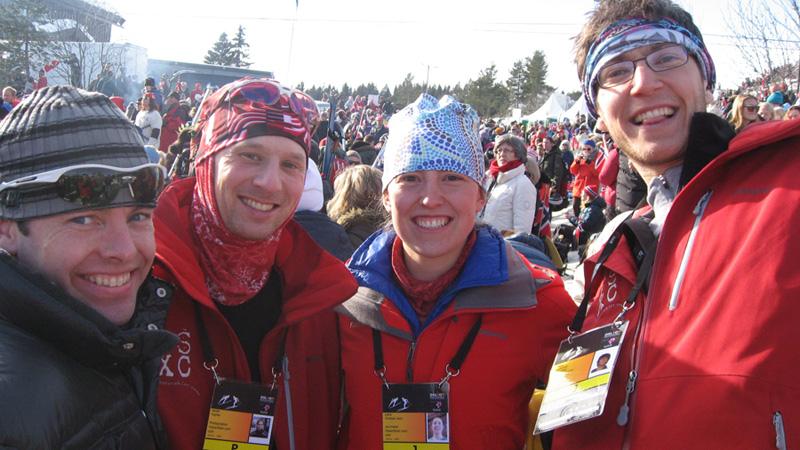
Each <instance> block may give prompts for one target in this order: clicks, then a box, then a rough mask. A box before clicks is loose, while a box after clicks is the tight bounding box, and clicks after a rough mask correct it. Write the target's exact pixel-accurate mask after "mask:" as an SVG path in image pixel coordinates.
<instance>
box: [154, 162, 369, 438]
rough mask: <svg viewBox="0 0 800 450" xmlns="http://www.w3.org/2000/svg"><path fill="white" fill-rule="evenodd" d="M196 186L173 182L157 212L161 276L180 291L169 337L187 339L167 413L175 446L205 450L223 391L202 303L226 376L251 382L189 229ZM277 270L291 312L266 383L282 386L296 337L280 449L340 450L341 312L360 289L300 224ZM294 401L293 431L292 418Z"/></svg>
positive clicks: (272, 351) (173, 367)
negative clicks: (211, 366)
mask: <svg viewBox="0 0 800 450" xmlns="http://www.w3.org/2000/svg"><path fill="white" fill-rule="evenodd" d="M194 182H195V179H194V178H189V179H185V180H181V181H177V182H174V183H172V184H171V185H170V186H169V187H168V188H167V190H166V191H165V192H164V193H163V194H162V195H161V198H160V199H159V202H158V207H157V208H156V211H155V235H156V243H157V251H156V262H155V269H154V273H155V274H157V276H158V277H161V278H163V279H165V280H167V281H170V282H172V283H173V284H175V285H176V286H177V290H176V292H175V295H174V296H173V300H172V305H171V306H170V310H169V314H168V316H167V329H168V330H170V331H172V332H173V333H175V334H177V335H178V336H179V337H180V339H181V342H180V343H179V344H178V346H177V347H176V348H175V349H174V350H173V351H172V352H171V353H169V354H168V355H166V356H165V357H164V358H163V360H162V367H161V373H160V380H159V394H158V410H159V413H160V414H161V418H162V419H163V421H164V427H165V428H166V430H167V435H168V437H169V442H170V445H171V447H172V448H174V449H187V450H189V449H200V448H202V442H203V438H204V436H205V428H206V423H207V421H208V412H209V406H210V404H211V393H212V390H213V383H214V382H213V378H212V374H211V372H210V371H208V370H207V369H205V368H204V367H203V362H204V360H203V353H202V346H201V344H200V340H199V335H198V332H197V323H196V320H195V310H194V305H195V304H199V305H200V306H201V310H202V316H203V320H204V322H205V326H206V328H207V330H208V334H209V336H210V339H211V342H212V346H213V349H214V353H215V356H216V358H217V359H219V366H218V367H217V373H218V374H219V375H220V376H221V377H224V378H232V379H237V380H245V381H247V380H249V379H250V371H249V369H248V366H247V361H246V358H245V354H244V351H243V350H242V348H241V346H240V345H239V341H238V339H237V337H236V334H235V332H234V331H233V329H232V328H231V327H230V325H229V324H228V322H227V321H226V320H225V319H224V317H223V316H222V314H221V313H220V312H219V310H217V308H216V306H215V304H214V302H213V301H212V299H211V298H210V297H209V295H208V290H207V289H206V283H205V278H204V276H203V272H202V270H201V268H200V265H199V263H198V256H197V250H196V248H195V245H194V241H193V237H192V234H191V233H192V232H191V224H190V220H189V211H190V204H191V199H192V192H193V189H194ZM274 270H277V271H278V272H279V273H280V275H281V278H282V284H281V292H282V295H283V310H282V313H281V317H280V319H279V320H278V323H277V324H276V325H275V328H274V329H273V330H272V331H270V332H269V334H267V336H266V338H265V339H264V342H263V343H262V344H261V374H262V380H263V381H264V383H265V384H266V383H269V382H270V381H271V380H272V375H271V369H272V365H273V363H274V361H275V359H276V355H277V353H278V347H279V344H280V340H281V337H282V336H283V333H284V331H285V330H286V329H287V328H288V335H287V336H288V338H287V342H286V358H285V359H284V373H283V376H282V378H281V379H279V380H278V384H277V386H278V388H279V389H280V394H279V398H278V405H277V408H276V425H275V426H276V428H274V431H275V434H276V442H277V446H278V448H280V449H281V450H292V449H308V450H311V449H313V450H316V449H330V448H333V446H334V442H335V439H336V428H337V425H338V419H339V410H340V384H341V376H340V363H339V348H338V344H337V335H338V333H337V319H336V314H335V313H334V312H332V311H331V308H332V307H334V306H335V305H337V304H339V303H341V302H342V301H344V300H346V299H347V298H349V297H350V296H352V295H353V293H355V291H356V288H357V284H356V282H355V280H354V279H353V276H352V275H350V272H349V271H348V270H347V268H345V266H344V265H343V264H342V263H341V262H340V261H339V260H338V259H336V258H334V257H333V256H331V255H329V254H328V253H326V252H325V251H324V250H322V248H320V247H319V246H318V245H317V244H316V243H314V241H313V240H312V239H311V237H309V236H308V234H307V233H306V232H305V231H304V230H303V229H302V228H301V227H300V226H299V225H297V224H296V223H295V222H294V221H290V222H289V224H288V225H287V226H286V228H285V229H284V231H283V234H282V235H281V240H280V248H279V249H278V252H277V255H276V259H275V266H274ZM287 383H288V389H289V390H290V392H288V393H287ZM290 395H291V405H290V406H291V423H292V424H293V427H292V429H290V428H289V420H290V419H289V414H288V413H287V402H288V401H289V397H290ZM291 439H293V440H294V445H291Z"/></svg>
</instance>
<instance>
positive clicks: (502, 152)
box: [478, 134, 536, 232]
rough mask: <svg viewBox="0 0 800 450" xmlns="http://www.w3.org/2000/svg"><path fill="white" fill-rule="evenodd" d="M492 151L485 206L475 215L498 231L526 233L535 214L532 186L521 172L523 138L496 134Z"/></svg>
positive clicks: (531, 224)
mask: <svg viewBox="0 0 800 450" xmlns="http://www.w3.org/2000/svg"><path fill="white" fill-rule="evenodd" d="M494 154H495V159H494V160H493V161H492V164H491V165H490V166H489V174H490V175H491V177H490V178H489V179H490V184H489V186H488V188H487V193H488V194H487V195H488V198H487V201H486V206H485V207H484V208H483V210H482V211H481V212H480V213H479V214H478V217H479V218H481V219H484V220H485V221H486V222H488V223H490V224H491V225H493V226H494V227H495V228H497V229H499V230H517V231H526V232H530V231H531V228H532V227H533V219H534V216H535V215H536V187H535V186H534V185H533V183H531V180H530V178H528V176H527V175H526V174H525V161H526V160H527V159H528V151H527V148H526V147H525V141H523V140H522V139H521V138H519V137H517V136H513V135H509V134H504V135H502V136H498V137H497V139H495V142H494Z"/></svg>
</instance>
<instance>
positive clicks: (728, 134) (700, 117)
mask: <svg viewBox="0 0 800 450" xmlns="http://www.w3.org/2000/svg"><path fill="white" fill-rule="evenodd" d="M735 135H736V133H735V132H734V131H733V127H732V126H731V124H730V123H728V122H727V121H726V120H724V119H722V118H721V117H719V116H717V115H715V114H711V113H703V112H700V113H695V115H694V116H692V122H691V124H690V126H689V143H688V147H687V150H686V158H685V160H684V162H683V170H682V172H681V178H680V183H679V190H680V189H683V187H684V186H686V184H687V183H689V181H691V179H692V178H694V177H695V175H697V174H698V173H699V172H700V171H701V170H702V169H703V168H704V167H705V166H707V165H708V163H710V162H711V161H712V160H713V159H714V158H716V157H717V156H719V155H721V154H722V153H723V152H725V150H727V149H728V144H729V143H730V141H731V139H733V137H734V136H735Z"/></svg>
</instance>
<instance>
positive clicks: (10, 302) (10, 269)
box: [0, 251, 178, 369]
mask: <svg viewBox="0 0 800 450" xmlns="http://www.w3.org/2000/svg"><path fill="white" fill-rule="evenodd" d="M0 280H2V283H0V298H2V299H3V301H2V302H0V317H2V318H5V319H6V320H8V321H9V322H11V323H13V324H15V325H16V326H18V327H20V328H22V329H24V330H26V331H28V332H29V333H31V334H33V335H35V336H38V337H39V338H40V339H42V340H44V341H46V342H48V343H50V344H51V345H53V346H55V347H56V348H58V349H60V350H61V351H63V352H64V353H66V354H67V355H69V356H70V357H72V358H73V359H75V360H77V361H79V362H81V363H82V364H84V365H86V366H88V367H93V368H99V369H111V368H114V369H119V368H120V367H131V366H135V365H138V364H141V363H142V362H144V361H146V360H148V359H152V358H158V357H160V356H161V355H164V354H165V353H167V352H169V351H170V350H171V349H172V348H173V347H174V346H175V345H176V344H177V343H178V337H177V336H175V335H174V334H172V333H170V332H168V331H164V330H148V329H147V328H146V327H147V324H149V323H156V322H158V324H159V326H160V327H161V328H163V324H164V323H165V322H166V314H167V309H168V307H169V299H170V298H171V295H172V291H173V288H172V286H170V285H169V284H168V283H165V282H163V281H161V280H157V279H155V278H153V277H148V279H147V280H146V281H145V282H144V284H143V285H142V287H141V288H140V289H139V296H138V300H137V305H136V311H135V312H134V317H133V318H132V319H131V321H130V322H129V323H128V324H126V325H125V326H123V327H120V326H117V325H116V324H114V323H112V322H111V321H109V320H108V319H106V318H105V317H104V316H103V315H101V314H100V313H98V312H97V311H95V310H94V309H92V308H91V307H89V306H88V305H86V304H84V303H83V302H81V301H80V300H78V299H76V298H74V297H72V296H70V295H69V294H67V293H66V292H65V291H64V290H63V289H61V288H60V287H58V286H56V285H55V284H53V283H52V282H50V281H49V280H47V279H46V278H45V277H43V276H42V275H41V274H38V273H35V272H33V271H31V270H30V269H29V268H27V267H25V266H24V265H22V264H20V263H19V262H18V261H17V260H16V259H15V258H14V257H13V256H11V255H9V254H8V253H7V252H5V251H0Z"/></svg>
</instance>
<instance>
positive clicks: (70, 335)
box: [0, 251, 178, 450]
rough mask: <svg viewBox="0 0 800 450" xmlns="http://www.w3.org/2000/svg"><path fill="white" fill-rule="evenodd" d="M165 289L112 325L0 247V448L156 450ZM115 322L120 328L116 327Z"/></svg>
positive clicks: (157, 287) (152, 285)
mask: <svg viewBox="0 0 800 450" xmlns="http://www.w3.org/2000/svg"><path fill="white" fill-rule="evenodd" d="M171 296H172V287H171V286H170V285H169V284H167V283H165V282H163V281H161V280H156V279H155V278H152V277H150V278H148V280H147V281H146V282H145V283H144V285H143V286H142V287H141V288H140V290H139V301H138V302H137V311H136V313H135V314H134V318H133V319H132V320H131V322H130V323H129V324H127V325H126V326H125V327H119V326H117V325H115V324H113V323H111V322H110V321H108V320H107V319H106V318H105V317H103V316H102V315H100V314H99V313H98V312H96V311H94V310H93V309H91V308H90V307H88V306H86V305H84V304H83V303H81V302H80V301H78V300H76V299H75V298H73V297H71V296H69V295H68V294H66V293H65V292H64V291H63V290H62V289H60V288H59V287H57V286H56V285H54V284H53V283H50V282H49V281H47V280H45V279H44V278H43V277H41V276H40V275H38V274H35V273H33V272H31V271H30V270H29V269H27V268H25V267H23V266H22V265H20V264H19V263H18V262H17V261H16V260H15V259H14V258H13V257H11V256H10V255H9V254H8V253H6V252H4V251H0V448H15V449H130V450H134V449H135V450H142V449H166V448H167V443H166V438H165V437H164V436H165V435H164V433H163V429H162V428H161V422H160V420H159V419H158V415H157V413H156V391H157V388H158V370H159V368H160V365H161V356H162V355H164V354H165V353H167V352H168V351H169V350H170V349H172V347H174V346H175V344H177V342H178V338H177V336H175V335H174V334H172V333H169V332H167V331H164V325H165V323H166V312H167V309H168V307H169V301H170V298H171ZM123 328H125V329H123Z"/></svg>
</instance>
